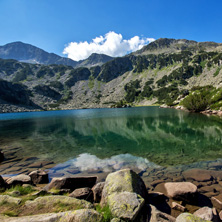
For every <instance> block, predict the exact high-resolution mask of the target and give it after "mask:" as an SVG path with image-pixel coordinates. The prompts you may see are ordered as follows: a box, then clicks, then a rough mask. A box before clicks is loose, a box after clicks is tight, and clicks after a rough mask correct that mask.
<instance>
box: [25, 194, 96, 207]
mask: <svg viewBox="0 0 222 222" xmlns="http://www.w3.org/2000/svg"><path fill="white" fill-rule="evenodd" d="M58 203H59V204H60V203H62V204H70V205H72V206H73V209H75V208H78V209H79V208H89V209H90V208H93V205H92V204H91V203H89V202H87V201H85V200H79V199H76V198H73V197H67V196H59V195H57V196H44V197H38V198H36V199H35V200H32V201H26V203H25V207H26V208H32V209H35V208H38V206H41V205H42V206H44V208H50V207H51V206H55V205H56V204H58Z"/></svg>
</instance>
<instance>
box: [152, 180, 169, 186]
mask: <svg viewBox="0 0 222 222" xmlns="http://www.w3.org/2000/svg"><path fill="white" fill-rule="evenodd" d="M164 182H166V181H164V180H154V181H153V182H152V183H151V184H150V185H151V186H152V187H156V186H157V185H158V184H160V183H164Z"/></svg>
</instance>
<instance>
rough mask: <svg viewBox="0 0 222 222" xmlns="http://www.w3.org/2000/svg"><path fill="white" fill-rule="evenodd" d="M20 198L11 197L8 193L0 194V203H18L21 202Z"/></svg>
mask: <svg viewBox="0 0 222 222" xmlns="http://www.w3.org/2000/svg"><path fill="white" fill-rule="evenodd" d="M21 201H22V199H20V198H16V197H11V196H9V195H0V203H4V202H7V203H11V204H15V205H19V204H20V203H21Z"/></svg>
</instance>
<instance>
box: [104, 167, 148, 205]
mask: <svg viewBox="0 0 222 222" xmlns="http://www.w3.org/2000/svg"><path fill="white" fill-rule="evenodd" d="M125 191H126V192H132V193H136V194H139V195H140V196H141V197H143V198H144V199H145V200H147V197H148V192H147V190H146V186H145V184H144V182H143V180H142V179H141V178H140V176H139V175H138V174H136V173H135V172H134V171H133V170H130V169H124V170H120V171H117V172H114V173H110V174H109V175H108V176H107V178H106V181H105V185H104V188H103V192H102V199H101V205H106V203H107V199H108V196H110V195H111V194H113V193H116V192H118V193H120V192H125Z"/></svg>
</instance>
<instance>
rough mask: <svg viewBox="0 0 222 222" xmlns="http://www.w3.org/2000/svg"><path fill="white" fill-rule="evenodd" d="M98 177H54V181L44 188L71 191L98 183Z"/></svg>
mask: <svg viewBox="0 0 222 222" xmlns="http://www.w3.org/2000/svg"><path fill="white" fill-rule="evenodd" d="M96 180H97V177H61V178H53V179H52V181H51V182H50V183H49V184H48V185H46V186H45V187H44V190H46V191H49V190H51V189H52V188H54V189H70V190H71V191H73V190H75V189H78V188H83V187H90V188H92V187H93V186H94V185H95V184H96Z"/></svg>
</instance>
